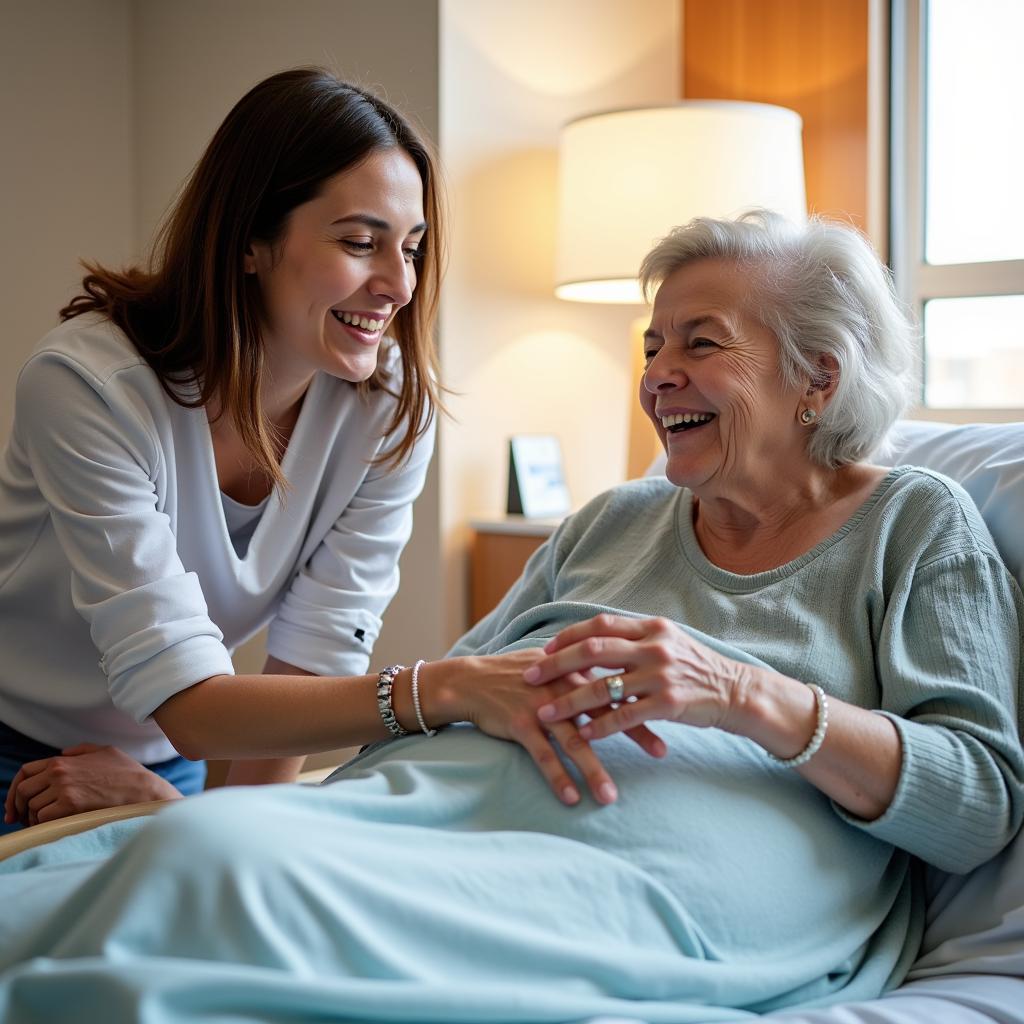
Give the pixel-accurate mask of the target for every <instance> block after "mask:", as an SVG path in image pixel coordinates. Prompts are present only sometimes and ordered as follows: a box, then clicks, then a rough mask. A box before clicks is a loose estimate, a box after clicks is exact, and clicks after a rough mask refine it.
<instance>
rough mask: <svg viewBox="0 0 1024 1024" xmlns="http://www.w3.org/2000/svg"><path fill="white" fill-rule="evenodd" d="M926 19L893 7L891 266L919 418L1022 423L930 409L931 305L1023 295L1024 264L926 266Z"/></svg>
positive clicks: (1005, 415)
mask: <svg viewBox="0 0 1024 1024" xmlns="http://www.w3.org/2000/svg"><path fill="white" fill-rule="evenodd" d="M927 17H928V0H892V3H891V7H890V40H891V72H890V104H891V110H890V124H891V129H890V140H889V145H890V158H889V258H890V265H891V267H892V271H893V278H894V281H895V285H896V291H897V293H898V294H899V296H900V298H901V299H902V300H903V302H905V303H906V304H907V305H908V307H909V308H910V309H911V311H912V312H913V314H914V316H915V317H916V319H917V322H918V323H919V324H920V325H921V370H922V379H921V381H920V397H919V405H918V407H917V408H916V410H915V415H916V416H919V417H926V418H929V419H938V418H941V419H945V420H948V421H950V422H956V423H966V422H971V421H990V422H1011V421H1015V420H1021V419H1024V405H1022V406H1018V407H1015V408H994V407H987V408H986V407H971V408H949V407H944V406H928V405H925V403H924V361H925V352H924V333H923V332H924V306H925V303H926V302H928V301H929V300H930V299H945V298H975V297H981V296H988V295H1021V294H1024V260H1000V261H991V262H985V263H951V264H931V263H927V262H926V261H925V248H924V244H925V238H924V234H925V194H926V188H927V184H926V181H925V113H926V105H925V104H926V94H925V74H926V70H927V68H926V56H925V51H926V46H927V27H928V26H927ZM1022 400H1024V396H1022Z"/></svg>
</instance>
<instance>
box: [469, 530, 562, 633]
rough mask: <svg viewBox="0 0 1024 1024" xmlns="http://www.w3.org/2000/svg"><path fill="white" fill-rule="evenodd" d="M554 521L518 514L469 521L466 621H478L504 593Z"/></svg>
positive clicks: (544, 538)
mask: <svg viewBox="0 0 1024 1024" xmlns="http://www.w3.org/2000/svg"><path fill="white" fill-rule="evenodd" d="M557 525H558V522H557V520H550V519H524V518H522V517H521V516H520V517H515V516H510V517H509V518H508V519H497V520H493V521H490V520H486V521H484V520H478V521H476V522H473V523H470V526H471V528H472V530H473V539H472V545H471V548H470V556H469V559H470V580H469V625H473V624H474V623H476V622H479V621H480V620H481V619H482V618H483V617H484V616H485V615H486V614H487V613H488V612H489V611H490V610H491V609H492V608H494V606H495V605H497V603H498V602H499V601H500V600H501V599H502V598H503V597H504V596H505V592H506V591H507V590H508V588H509V587H510V586H512V584H513V583H515V581H516V580H517V579H518V578H519V574H520V573H521V572H522V571H523V566H524V565H526V561H527V559H528V558H529V557H530V555H532V554H533V553H534V551H536V550H537V548H539V547H540V546H541V544H543V543H544V541H546V540H547V539H548V537H550V536H551V533H552V532H553V531H554V529H555V527H556V526H557Z"/></svg>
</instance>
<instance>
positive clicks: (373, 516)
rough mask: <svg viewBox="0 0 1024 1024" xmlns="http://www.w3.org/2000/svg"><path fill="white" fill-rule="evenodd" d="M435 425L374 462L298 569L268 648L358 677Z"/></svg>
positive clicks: (389, 592) (391, 588)
mask: <svg viewBox="0 0 1024 1024" xmlns="http://www.w3.org/2000/svg"><path fill="white" fill-rule="evenodd" d="M434 432H435V423H434V422H431V424H430V426H429V427H428V428H427V430H426V431H425V432H424V434H423V435H422V436H421V437H420V438H419V440H418V441H417V442H416V445H415V447H414V448H413V450H412V452H411V453H410V456H409V458H408V459H406V460H405V461H404V462H403V463H401V464H400V465H399V466H397V467H392V466H388V465H373V466H370V468H369V469H368V471H367V473H366V476H365V477H364V478H363V481H362V483H361V484H360V486H359V488H358V490H357V491H356V493H355V495H354V496H353V498H352V500H351V501H350V502H349V504H348V506H347V507H346V508H345V510H344V511H343V512H342V514H341V515H340V516H339V518H338V520H337V521H336V522H335V524H334V526H333V527H332V528H331V530H330V532H329V533H328V534H327V536H326V537H325V538H324V540H323V541H322V543H321V544H320V546H319V547H318V548H317V550H316V551H315V552H314V553H313V555H312V557H311V558H310V559H309V561H308V562H307V563H306V564H305V565H303V566H301V567H300V569H299V571H298V573H297V574H296V576H295V578H294V580H293V581H292V585H291V587H290V588H289V590H288V592H287V593H286V594H285V596H284V598H283V600H282V601H281V604H280V605H279V607H278V609H277V613H276V615H275V617H274V620H273V621H272V622H271V625H270V631H269V634H268V637H267V651H268V653H269V654H271V655H272V656H273V657H275V658H279V659H280V660H281V661H284V662H287V663H288V664H291V665H296V666H297V667H299V668H303V669H305V670H306V671H307V672H314V673H316V674H317V675H331V676H333V675H361V674H363V673H364V672H366V669H367V666H368V665H369V660H370V654H371V652H372V650H373V645H374V643H375V642H376V639H377V636H378V635H379V633H380V627H381V617H382V616H383V614H384V610H385V608H386V607H387V605H388V603H389V602H390V601H391V598H392V597H393V596H394V594H395V591H396V590H397V589H398V582H399V569H398V559H399V556H400V555H401V553H402V549H403V548H404V547H405V544H406V542H407V541H408V539H409V536H410V534H411V532H412V518H413V511H412V505H413V502H414V501H415V500H416V497H417V496H418V495H419V493H420V491H421V490H422V489H423V483H424V480H425V478H426V473H427V467H428V466H429V464H430V458H431V455H432V454H433V449H434Z"/></svg>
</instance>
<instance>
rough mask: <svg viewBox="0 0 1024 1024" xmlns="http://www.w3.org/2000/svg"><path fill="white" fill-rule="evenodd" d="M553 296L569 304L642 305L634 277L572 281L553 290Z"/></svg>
mask: <svg viewBox="0 0 1024 1024" xmlns="http://www.w3.org/2000/svg"><path fill="white" fill-rule="evenodd" d="M555 295H556V296H557V297H558V298H560V299H569V301H570V302H610V303H627V302H633V303H642V302H643V301H644V297H643V293H642V292H641V291H640V282H639V281H638V280H637V279H636V278H635V277H620V278H618V279H616V280H614V281H572V282H570V283H569V284H560V285H558V286H557V287H556V288H555Z"/></svg>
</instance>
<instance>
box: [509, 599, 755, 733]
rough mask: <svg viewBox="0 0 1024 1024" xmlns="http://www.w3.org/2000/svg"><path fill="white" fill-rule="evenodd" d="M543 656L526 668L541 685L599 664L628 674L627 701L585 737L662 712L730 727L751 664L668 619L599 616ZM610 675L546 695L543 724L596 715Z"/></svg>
mask: <svg viewBox="0 0 1024 1024" xmlns="http://www.w3.org/2000/svg"><path fill="white" fill-rule="evenodd" d="M544 653H545V657H543V658H542V659H541V660H539V661H538V662H537V663H536V664H534V665H532V666H531V667H530V668H529V669H527V670H526V672H525V673H524V674H523V678H524V679H525V680H526V682H528V683H530V684H532V685H534V686H541V685H544V684H549V683H550V681H551V680H555V679H562V678H566V677H569V676H572V675H573V674H580V673H584V672H591V671H593V670H594V669H599V668H600V669H604V670H606V671H611V672H613V673H614V674H615V675H618V676H620V677H621V678H622V681H623V684H624V691H623V698H622V702H621V703H620V704H619V706H618V707H615V708H613V709H611V710H607V711H606V712H605V713H599V714H598V716H597V717H595V718H594V719H593V721H591V722H589V723H588V724H587V725H585V726H583V727H582V728H581V729H580V734H581V736H583V738H584V739H588V740H594V739H601V738H602V737H604V736H610V735H612V734H613V733H617V732H624V731H627V730H630V729H635V728H636V727H638V726H640V725H642V723H644V722H649V721H654V720H657V719H663V720H668V721H675V722H684V723H686V724H688V725H694V726H700V727H710V726H714V727H718V728H721V729H727V730H728V729H729V726H730V716H731V713H732V712H733V711H734V709H735V708H736V706H737V704H738V702H739V701H740V699H741V696H742V691H743V688H744V679H745V669H746V668H747V666H745V665H743V664H742V663H740V662H736V661H733V660H732V659H730V658H726V657H724V656H723V655H720V654H719V653H718V652H717V651H713V650H711V648H709V647H707V646H706V645H704V644H702V643H700V642H699V641H698V640H695V639H694V638H693V637H692V636H690V634H689V633H687V632H685V631H684V630H682V629H680V628H679V627H678V626H677V625H676V624H675V623H673V622H670V621H669V620H667V619H634V618H629V617H626V616H621V615H610V614H604V615H598V616H596V617H595V618H592V619H588V620H587V621H586V622H581V623H577V624H576V625H574V626H570V627H568V628H567V629H564V630H562V632H561V633H559V634H558V635H557V636H556V637H555V638H554V639H553V640H551V641H550V642H549V643H548V644H547V646H546V647H545V648H544ZM609 703H610V696H609V692H608V684H607V682H606V681H605V679H597V680H592V681H589V682H587V683H586V684H584V685H581V686H577V687H574V688H573V689H572V690H571V691H570V692H568V693H565V694H563V695H560V696H558V697H556V698H555V699H554V700H547V701H544V702H543V703H542V704H541V706H540V707H539V708H538V711H537V715H538V718H539V719H540V722H541V724H542V725H544V726H547V727H550V725H551V724H552V723H557V722H564V721H567V720H570V719H574V718H575V717H576V716H577V715H580V714H583V713H587V714H591V715H593V714H594V713H595V710H597V711H600V709H605V708H608V706H609Z"/></svg>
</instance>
